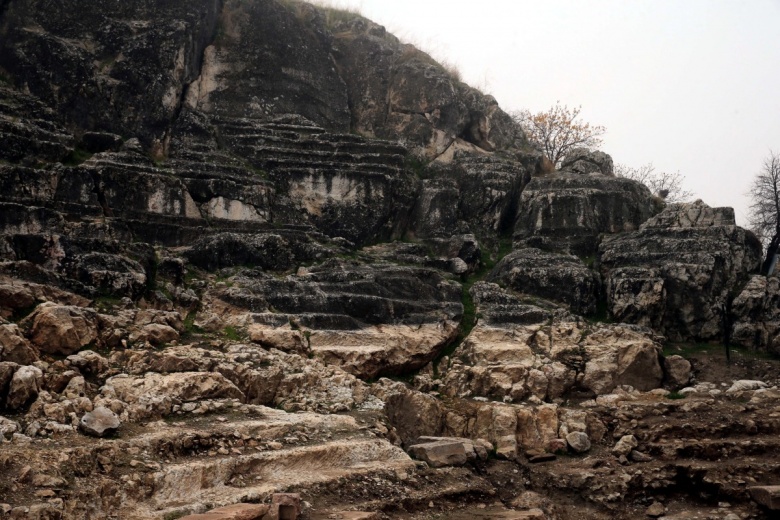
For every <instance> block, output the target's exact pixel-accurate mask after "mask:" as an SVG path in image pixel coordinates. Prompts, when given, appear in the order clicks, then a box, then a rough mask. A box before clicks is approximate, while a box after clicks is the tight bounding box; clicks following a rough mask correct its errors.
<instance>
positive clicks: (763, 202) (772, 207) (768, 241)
mask: <svg viewBox="0 0 780 520" xmlns="http://www.w3.org/2000/svg"><path fill="white" fill-rule="evenodd" d="M748 195H750V199H751V204H750V217H749V218H750V221H749V222H750V227H751V229H753V231H754V232H755V233H756V234H757V235H758V236H759V238H761V242H762V243H763V244H764V246H765V247H766V256H765V257H764V263H763V264H761V272H762V273H763V274H768V272H769V268H770V266H771V265H772V260H773V259H774V256H775V254H777V251H778V248H779V247H780V155H779V154H777V153H775V152H773V151H770V152H769V157H767V158H766V159H765V160H764V165H763V166H762V168H761V171H760V172H759V174H758V175H756V177H755V179H753V184H752V185H751V186H750V191H749V192H748Z"/></svg>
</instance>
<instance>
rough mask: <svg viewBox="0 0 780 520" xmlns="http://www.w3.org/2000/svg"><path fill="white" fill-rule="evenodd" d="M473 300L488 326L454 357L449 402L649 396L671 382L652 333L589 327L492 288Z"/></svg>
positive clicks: (481, 324)
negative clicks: (627, 390) (625, 390)
mask: <svg viewBox="0 0 780 520" xmlns="http://www.w3.org/2000/svg"><path fill="white" fill-rule="evenodd" d="M471 293H472V296H473V298H474V301H475V303H476V306H477V312H478V315H479V316H480V319H479V321H478V323H477V325H476V326H475V327H474V329H473V330H472V331H471V333H470V334H469V336H468V337H467V338H466V339H465V341H464V342H463V344H462V345H461V347H460V348H459V349H458V350H456V351H455V353H454V354H453V357H452V361H451V364H450V367H449V368H448V369H447V370H446V372H445V376H444V383H443V388H442V390H441V391H442V392H443V393H444V394H445V395H449V396H453V397H454V396H458V397H473V396H483V397H487V398H490V399H499V400H504V401H506V402H521V401H523V400H526V399H532V400H533V399H538V400H547V401H550V400H554V399H558V398H561V397H565V396H569V395H572V394H581V395H591V396H592V395H601V394H606V393H610V392H611V391H612V390H614V389H615V388H616V387H617V386H620V385H630V386H632V387H634V388H637V389H639V390H642V391H648V390H652V389H654V388H658V387H659V386H660V385H661V383H662V382H663V378H664V373H663V369H662V364H661V347H660V345H659V344H658V343H657V342H656V341H655V336H654V334H653V333H652V332H651V331H649V330H647V329H643V328H641V327H632V326H630V325H612V324H589V323H587V322H585V320H583V319H582V318H579V317H577V316H574V315H571V314H569V313H567V312H566V311H564V310H562V309H558V308H556V307H554V306H551V305H549V304H545V302H538V301H534V302H531V301H527V300H525V301H524V300H523V299H521V298H519V297H518V296H515V295H514V294H512V293H511V292H508V291H504V290H502V289H501V288H500V287H498V286H497V285H495V284H491V283H484V282H480V283H477V284H475V285H474V287H473V288H472V289H471ZM540 305H542V306H540Z"/></svg>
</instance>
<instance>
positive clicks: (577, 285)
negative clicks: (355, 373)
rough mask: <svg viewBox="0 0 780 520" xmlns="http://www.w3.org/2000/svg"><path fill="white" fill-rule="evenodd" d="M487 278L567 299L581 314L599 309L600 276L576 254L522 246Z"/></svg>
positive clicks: (499, 264)
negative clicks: (564, 253)
mask: <svg viewBox="0 0 780 520" xmlns="http://www.w3.org/2000/svg"><path fill="white" fill-rule="evenodd" d="M486 280H487V281H489V282H495V283H497V284H499V285H501V286H502V287H507V288H510V289H513V290H515V291H517V292H522V293H525V294H529V295H532V296H538V297H541V298H546V299H549V300H553V301H556V302H560V303H563V304H565V305H566V306H567V307H568V308H569V309H570V310H571V311H572V312H575V313H577V314H593V313H595V312H596V303H597V300H598V295H599V289H600V281H599V276H598V274H597V273H596V272H595V271H592V270H590V269H588V267H587V266H585V265H584V264H583V263H582V260H580V259H579V258H577V257H576V256H571V255H563V254H557V253H550V252H546V251H542V250H540V249H535V248H524V249H519V250H516V251H513V252H511V253H509V254H508V255H507V256H505V257H504V258H503V259H502V260H501V261H500V262H498V264H496V266H495V267H494V268H493V271H492V272H491V273H490V274H489V275H488V277H487V279H486Z"/></svg>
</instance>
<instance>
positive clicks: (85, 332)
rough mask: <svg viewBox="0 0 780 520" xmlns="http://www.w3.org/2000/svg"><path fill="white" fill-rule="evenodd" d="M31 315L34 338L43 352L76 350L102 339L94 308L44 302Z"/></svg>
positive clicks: (56, 352)
mask: <svg viewBox="0 0 780 520" xmlns="http://www.w3.org/2000/svg"><path fill="white" fill-rule="evenodd" d="M31 318H32V328H31V331H30V335H31V339H32V342H33V343H34V344H35V345H36V346H37V347H38V349H40V351H41V352H46V353H49V354H66V355H68V354H73V353H75V352H78V351H79V350H81V349H82V348H84V347H86V346H87V345H89V344H91V343H94V342H95V341H97V339H98V323H97V313H96V312H95V311H94V310H93V309H88V308H80V307H75V306H69V305H56V304H53V303H43V304H41V305H40V306H39V307H38V308H37V309H36V311H35V313H34V314H33V316H32V317H31Z"/></svg>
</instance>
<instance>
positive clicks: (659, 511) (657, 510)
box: [645, 502, 666, 518]
mask: <svg viewBox="0 0 780 520" xmlns="http://www.w3.org/2000/svg"><path fill="white" fill-rule="evenodd" d="M665 512H666V508H665V507H664V505H663V504H662V503H661V502H653V503H652V504H650V507H648V508H647V511H645V514H646V515H647V516H649V517H652V518H658V517H659V516H663V514H664V513H665Z"/></svg>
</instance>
